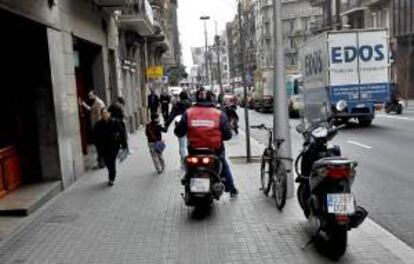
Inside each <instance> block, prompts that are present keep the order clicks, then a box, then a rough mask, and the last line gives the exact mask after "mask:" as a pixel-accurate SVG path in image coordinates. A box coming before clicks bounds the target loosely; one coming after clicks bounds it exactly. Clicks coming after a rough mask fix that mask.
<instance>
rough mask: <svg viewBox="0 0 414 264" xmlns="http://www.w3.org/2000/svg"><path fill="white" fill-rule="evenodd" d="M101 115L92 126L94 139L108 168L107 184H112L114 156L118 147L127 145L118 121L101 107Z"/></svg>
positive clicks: (114, 174) (114, 171) (114, 170)
mask: <svg viewBox="0 0 414 264" xmlns="http://www.w3.org/2000/svg"><path fill="white" fill-rule="evenodd" d="M101 116H102V118H101V120H99V121H98V122H97V123H96V125H95V128H94V139H95V144H96V145H97V146H98V147H99V149H100V150H101V155H102V158H103V160H104V163H105V166H106V168H107V169H108V180H109V181H108V185H109V186H112V185H113V184H114V181H115V177H116V157H117V155H118V152H119V149H120V148H122V149H126V146H127V144H126V135H125V130H124V129H123V128H122V125H121V124H120V122H119V121H117V120H115V119H114V118H111V114H110V113H109V111H108V110H107V109H106V108H102V110H101Z"/></svg>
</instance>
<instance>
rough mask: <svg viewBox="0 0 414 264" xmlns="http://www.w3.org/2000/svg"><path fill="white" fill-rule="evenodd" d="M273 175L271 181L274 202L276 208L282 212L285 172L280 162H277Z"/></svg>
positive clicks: (285, 191) (284, 202) (284, 200)
mask: <svg viewBox="0 0 414 264" xmlns="http://www.w3.org/2000/svg"><path fill="white" fill-rule="evenodd" d="M275 173H276V174H275V175H274V180H273V184H272V187H273V195H274V198H275V202H276V207H277V209H279V210H282V209H283V207H285V204H286V194H287V171H286V168H285V165H283V163H282V161H279V162H278V165H277V168H276V169H275Z"/></svg>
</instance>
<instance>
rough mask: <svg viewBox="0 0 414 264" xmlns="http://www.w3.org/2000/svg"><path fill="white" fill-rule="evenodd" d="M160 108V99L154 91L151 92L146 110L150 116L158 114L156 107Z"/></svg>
mask: <svg viewBox="0 0 414 264" xmlns="http://www.w3.org/2000/svg"><path fill="white" fill-rule="evenodd" d="M159 106H160V98H159V97H158V95H157V94H156V93H155V91H154V90H151V93H150V94H149V95H148V108H149V110H150V113H151V115H154V114H156V113H158V107H159Z"/></svg>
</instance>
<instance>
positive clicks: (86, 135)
mask: <svg viewBox="0 0 414 264" xmlns="http://www.w3.org/2000/svg"><path fill="white" fill-rule="evenodd" d="M73 50H74V54H75V55H74V56H75V58H74V59H75V78H76V90H77V96H78V98H80V99H81V100H83V101H85V102H86V103H88V104H89V102H88V100H89V99H88V92H89V91H91V90H94V91H95V94H96V95H97V96H98V97H99V98H100V99H102V100H104V101H106V94H105V92H106V91H105V87H104V85H102V83H103V82H104V72H103V59H102V47H101V46H99V45H96V44H93V43H91V42H89V41H86V40H83V39H80V38H76V37H74V38H73ZM79 123H80V130H81V131H80V132H81V143H82V152H83V154H84V155H87V154H88V145H91V144H92V143H93V139H92V130H93V127H92V124H91V120H90V115H89V112H88V111H87V110H86V109H84V108H83V107H79Z"/></svg>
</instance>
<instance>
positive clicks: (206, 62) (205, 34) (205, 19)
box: [200, 16, 211, 85]
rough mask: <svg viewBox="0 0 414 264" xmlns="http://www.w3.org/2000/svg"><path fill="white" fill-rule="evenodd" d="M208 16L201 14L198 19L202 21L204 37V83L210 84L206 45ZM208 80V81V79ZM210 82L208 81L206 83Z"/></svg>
mask: <svg viewBox="0 0 414 264" xmlns="http://www.w3.org/2000/svg"><path fill="white" fill-rule="evenodd" d="M209 19H210V17H209V16H201V17H200V20H203V21H204V39H205V42H206V43H205V44H206V45H205V48H206V50H205V52H204V58H205V64H206V79H205V83H206V84H209V85H211V78H209V74H208V47H207V23H206V22H207V20H209ZM208 80H209V81H208ZM208 82H210V83H208Z"/></svg>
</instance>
